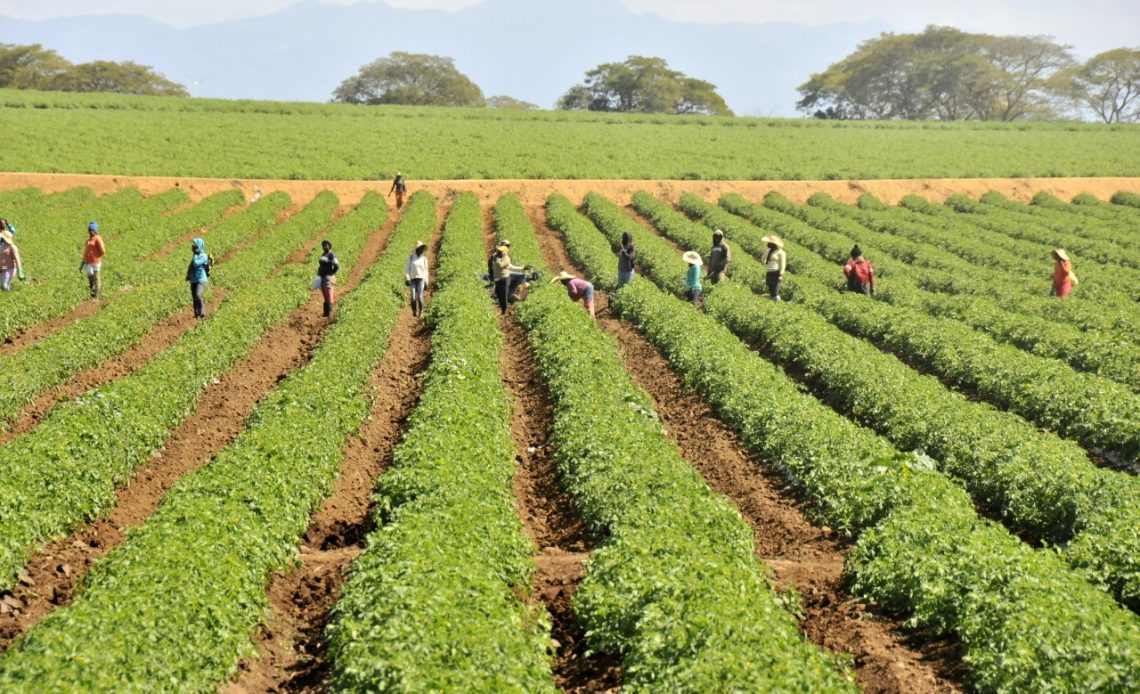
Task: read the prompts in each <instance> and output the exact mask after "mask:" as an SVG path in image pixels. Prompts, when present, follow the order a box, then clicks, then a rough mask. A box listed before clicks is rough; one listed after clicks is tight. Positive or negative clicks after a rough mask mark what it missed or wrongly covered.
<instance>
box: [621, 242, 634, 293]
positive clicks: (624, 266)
mask: <svg viewBox="0 0 1140 694" xmlns="http://www.w3.org/2000/svg"><path fill="white" fill-rule="evenodd" d="M617 257H618V269H617V288H618V289H621V288H622V287H624V286H625V285H627V284H629V283H630V282H631V281H633V261H634V259H635V258H636V257H637V249H636V248H634V246H633V236H631V235H630V233H629V232H628V231H625V232H622V235H621V245H620V246H618V249H617Z"/></svg>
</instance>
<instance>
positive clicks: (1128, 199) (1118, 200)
mask: <svg viewBox="0 0 1140 694" xmlns="http://www.w3.org/2000/svg"><path fill="white" fill-rule="evenodd" d="M1112 204H1113V205H1122V206H1125V207H1134V208H1137V209H1140V195H1137V194H1136V193H1129V192H1128V191H1125V190H1121V191H1118V192H1117V193H1116V194H1115V195H1113V196H1112Z"/></svg>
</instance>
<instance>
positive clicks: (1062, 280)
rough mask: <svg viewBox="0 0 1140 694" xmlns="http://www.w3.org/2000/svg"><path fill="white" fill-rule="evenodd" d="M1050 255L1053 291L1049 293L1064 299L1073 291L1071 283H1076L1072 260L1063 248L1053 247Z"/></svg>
mask: <svg viewBox="0 0 1140 694" xmlns="http://www.w3.org/2000/svg"><path fill="white" fill-rule="evenodd" d="M1052 255H1053V261H1054V262H1053V291H1052V292H1050V294H1051V295H1052V296H1055V297H1057V298H1058V299H1064V298H1065V297H1066V296H1068V295H1069V292H1071V291H1073V285H1075V284H1077V276H1076V275H1075V274H1073V261H1071V260H1069V254H1068V253H1066V252H1065V249H1064V248H1054V249H1053V254H1052Z"/></svg>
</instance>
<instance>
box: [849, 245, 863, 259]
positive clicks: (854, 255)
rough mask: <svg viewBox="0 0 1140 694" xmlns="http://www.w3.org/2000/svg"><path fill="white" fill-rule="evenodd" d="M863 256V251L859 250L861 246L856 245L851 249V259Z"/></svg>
mask: <svg viewBox="0 0 1140 694" xmlns="http://www.w3.org/2000/svg"><path fill="white" fill-rule="evenodd" d="M861 255H863V249H862V248H859V244H855V247H854V248H852V249H851V259H852V260H854V259H855V258H858V257H860V256H861Z"/></svg>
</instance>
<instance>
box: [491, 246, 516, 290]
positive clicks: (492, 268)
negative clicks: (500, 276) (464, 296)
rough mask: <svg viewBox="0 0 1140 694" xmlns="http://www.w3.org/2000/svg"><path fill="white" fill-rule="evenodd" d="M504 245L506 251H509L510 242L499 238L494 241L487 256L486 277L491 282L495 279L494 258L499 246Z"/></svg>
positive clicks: (496, 256) (497, 255) (497, 253)
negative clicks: (493, 245)
mask: <svg viewBox="0 0 1140 694" xmlns="http://www.w3.org/2000/svg"><path fill="white" fill-rule="evenodd" d="M500 246H506V247H507V252H508V253H510V252H511V242H510V241H509V240H507V239H501V240H499V241H498V242H496V243H495V247H494V248H492V249H491V255H489V256H487V278H488V279H490V280H491V282H492V283H493V282H494V281H495V260H497V259H498V257H499V247H500Z"/></svg>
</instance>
